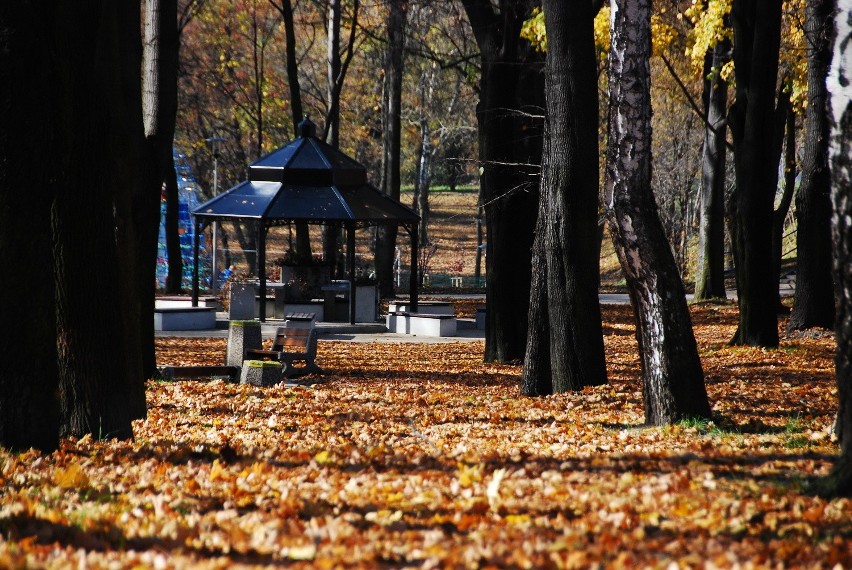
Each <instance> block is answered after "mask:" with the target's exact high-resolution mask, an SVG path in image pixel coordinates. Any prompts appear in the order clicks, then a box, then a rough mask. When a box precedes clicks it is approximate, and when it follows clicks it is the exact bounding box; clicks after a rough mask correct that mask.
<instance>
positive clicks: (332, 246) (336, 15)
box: [323, 0, 360, 279]
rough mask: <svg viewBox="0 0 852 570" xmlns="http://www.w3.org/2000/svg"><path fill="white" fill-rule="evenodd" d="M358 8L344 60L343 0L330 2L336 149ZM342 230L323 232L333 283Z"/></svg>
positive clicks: (330, 109) (328, 135) (331, 120)
mask: <svg viewBox="0 0 852 570" xmlns="http://www.w3.org/2000/svg"><path fill="white" fill-rule="evenodd" d="M359 7H360V6H359V1H358V0H355V2H354V3H353V7H352V22H351V27H350V29H349V41H348V43H347V46H346V57H345V59H344V58H342V57H341V53H340V23H341V0H329V2H328V27H327V36H328V68H327V71H328V83H327V88H328V93H327V100H326V107H327V110H326V117H325V126H324V131H323V138H324V139H325V142H327V143H328V144H330V145H331V146H333V147H334V148H337V147H338V146H339V145H340V94H341V92H342V91H343V82H344V79H345V78H346V71H347V69H348V68H349V63H350V62H351V61H352V56H353V54H354V48H355V32H356V29H357V27H358V10H359ZM341 229H342V228H341V226H339V225H338V224H328V225H326V226H324V230H323V252H324V257H325V262H326V263H328V264H330V266H331V275H332V278H333V279H334V278H337V276H338V275H341V276H342V275H343V273H344V269H343V267H342V264H339V263H338V259H337V257H338V256H337V250H338V247H339V246H340V236H341Z"/></svg>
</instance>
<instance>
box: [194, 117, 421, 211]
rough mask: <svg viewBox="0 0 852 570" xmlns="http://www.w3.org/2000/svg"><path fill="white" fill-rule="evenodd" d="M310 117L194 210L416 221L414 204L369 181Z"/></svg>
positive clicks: (365, 173) (361, 168)
mask: <svg viewBox="0 0 852 570" xmlns="http://www.w3.org/2000/svg"><path fill="white" fill-rule="evenodd" d="M315 133H316V126H315V125H314V124H313V123H312V122H311V121H310V119H305V120H304V121H302V122H301V123H300V124H299V137H298V138H296V139H295V140H294V141H292V142H290V143H289V144H287V145H286V146H284V147H282V148H280V149H278V150H276V151H273V152H271V153H270V154H268V155H266V156H264V157H263V158H261V159H259V160H257V161H256V162H253V163H252V164H250V165H249V179H248V180H247V181H244V182H241V183H239V184H237V185H236V186H234V187H233V188H231V189H229V190H226V191H225V192H223V193H222V194H220V195H219V196H216V197H215V198H213V199H211V200H209V201H207V202H205V203H204V204H202V205H200V206H199V207H198V208H196V209H195V211H194V212H193V213H194V214H195V215H196V216H198V217H200V218H202V219H208V220H210V221H212V220H234V219H257V220H264V221H266V222H267V223H268V224H270V225H273V224H276V223H283V222H288V221H304V222H313V223H319V222H326V221H331V222H347V221H350V222H356V223H362V224H367V225H377V224H388V223H390V224H394V223H402V224H406V223H411V222H414V221H416V220H418V219H419V216H418V215H417V213H416V212H414V210H412V209H411V208H408V207H407V206H404V205H403V204H401V203H399V202H398V201H396V200H394V199H392V198H390V197H388V196H386V195H384V194H382V193H381V192H380V191H379V190H378V189H376V188H375V187H373V186H371V185H370V184H368V183H367V171H366V169H365V168H364V167H363V166H362V165H361V164H360V163H358V162H357V161H355V160H354V159H352V158H350V157H349V156H347V155H345V154H343V153H342V152H340V151H339V150H337V149H335V148H333V147H332V146H330V145H327V144H326V143H324V142H322V141H321V140H319V139H317V138H316V135H315Z"/></svg>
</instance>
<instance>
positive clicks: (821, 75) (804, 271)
mask: <svg viewBox="0 0 852 570" xmlns="http://www.w3.org/2000/svg"><path fill="white" fill-rule="evenodd" d="M833 7H834V2H833V1H832V0H808V2H807V3H806V4H805V37H806V38H807V45H808V52H807V54H808V106H807V109H805V141H804V148H803V149H802V150H803V152H802V182H801V184H800V186H799V191H798V193H797V194H796V222H797V227H798V230H797V232H796V250H797V252H798V253H797V255H796V289H795V292H794V295H793V311H792V312H791V313H790V321H789V324H788V328H789V330H803V329H807V328H811V327H822V328H831V327H832V326H833V325H834V296H833V295H832V278H831V198H830V189H831V172H830V171H829V168H828V140H829V120H828V115H827V110H826V106H825V105H826V99H827V91H826V85H825V81H826V76H827V75H828V67H829V63H830V61H831V42H830V37H831V29H830V26H831V23H832V9H833Z"/></svg>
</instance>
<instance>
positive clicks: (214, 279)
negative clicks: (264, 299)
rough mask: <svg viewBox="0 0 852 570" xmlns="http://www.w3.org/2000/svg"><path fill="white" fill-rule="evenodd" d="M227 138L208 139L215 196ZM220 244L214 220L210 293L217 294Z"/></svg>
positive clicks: (216, 223)
mask: <svg viewBox="0 0 852 570" xmlns="http://www.w3.org/2000/svg"><path fill="white" fill-rule="evenodd" d="M224 140H225V139H223V138H222V137H210V138H209V139H207V144H209V145H210V149H211V150H212V151H213V196H214V197H215V196H218V195H219V145H220V144H221V143H222V142H224ZM218 244H219V222H217V221H215V220H214V221H213V247H212V248H211V251H210V265H212V267H211V269H210V293H211V294H213V295H215V294H216V291H217V290H218V289H219V282H218V279H219V272H218V271H217V270H216V269H217V267H218V265H219V263H218V256H217V255H216V248H217V247H218Z"/></svg>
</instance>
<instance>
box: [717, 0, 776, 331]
mask: <svg viewBox="0 0 852 570" xmlns="http://www.w3.org/2000/svg"><path fill="white" fill-rule="evenodd" d="M731 21H732V24H733V28H734V65H735V73H736V101H735V103H734V105H733V106H732V107H731V111H730V116H729V121H728V122H729V125H730V127H731V134H732V138H733V142H734V172H735V175H736V188H735V189H734V193H733V196H732V199H731V205H732V211H731V216H732V217H733V218H734V223H733V230H734V231H733V234H732V242H733V243H732V245H733V251H734V259H735V264H736V265H735V267H736V276H737V300H738V304H739V309H740V317H739V327H738V329H737V332H736V334H735V335H734V338H733V339H732V340H731V343H732V344H745V345H752V346H764V347H775V346H778V316H777V309H778V306H777V299H778V295H777V293H776V292H775V291H774V289H775V288H776V284H777V281H776V280H775V278H774V277H773V275H772V265H773V263H772V213H773V210H774V206H775V204H774V202H775V190H776V184H775V181H777V169H778V160H777V158H775V157H773V150H774V149H773V144H772V143H773V136H774V119H775V82H776V79H777V75H778V49H779V45H780V37H781V0H734V3H733V7H732V9H731Z"/></svg>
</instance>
